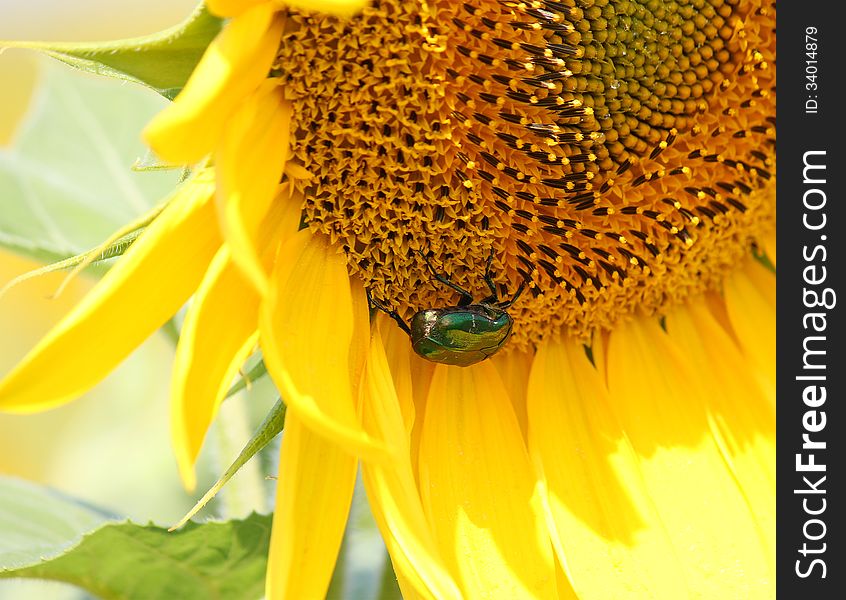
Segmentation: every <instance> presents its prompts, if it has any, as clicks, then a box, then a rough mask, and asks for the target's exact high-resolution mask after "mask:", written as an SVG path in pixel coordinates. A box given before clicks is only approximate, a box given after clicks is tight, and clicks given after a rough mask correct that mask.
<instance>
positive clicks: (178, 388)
mask: <svg viewBox="0 0 846 600" xmlns="http://www.w3.org/2000/svg"><path fill="white" fill-rule="evenodd" d="M258 308H259V299H258V296H257V295H256V293H255V292H254V291H253V289H252V288H251V287H250V286H249V285H247V283H246V281H244V277H243V275H242V274H241V272H240V271H239V270H238V268H237V267H236V266H235V265H234V263H233V262H232V260H231V258H230V256H229V250H228V249H227V248H226V247H225V246H224V247H223V248H221V249H220V250H218V253H217V255H216V256H215V257H214V259H213V260H212V262H211V265H210V266H209V270H208V272H207V273H206V276H205V279H203V282H202V283H201V284H200V287H199V289H198V290H197V293H196V294H195V296H194V300H193V302H192V303H191V307H190V309H189V310H188V313H187V315H186V316H185V323H184V324H183V326H182V331H181V333H180V336H179V345H178V346H177V348H176V358H175V360H174V365H173V380H172V387H171V430H172V432H173V445H174V449H175V451H176V462H177V465H178V466H179V473H180V475H181V477H182V481H183V483H184V484H185V487H186V488H187V489H188V490H193V489H194V487H195V486H196V483H197V481H196V476H195V474H194V462H195V461H196V460H197V455H198V454H199V453H200V447H201V446H202V444H203V439H204V438H205V435H206V431H207V430H208V428H209V425H211V422H212V420H213V419H214V417H215V415H216V414H217V410H218V408H219V407H220V403H221V402H222V401H223V398H224V397H225V396H226V392H227V391H228V389H229V386H230V384H231V383H232V380H233V379H234V377H235V375H236V374H237V373H238V369H240V368H241V366H242V365H243V364H244V361H246V360H247V358H248V357H249V355H250V353H251V352H252V351H253V348H254V347H255V345H256V343H257V341H258V332H257V329H258Z"/></svg>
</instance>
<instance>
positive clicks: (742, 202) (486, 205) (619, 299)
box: [274, 0, 775, 346]
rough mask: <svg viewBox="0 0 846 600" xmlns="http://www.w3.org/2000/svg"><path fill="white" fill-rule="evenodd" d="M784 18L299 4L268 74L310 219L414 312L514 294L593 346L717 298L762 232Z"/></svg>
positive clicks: (747, 12)
mask: <svg viewBox="0 0 846 600" xmlns="http://www.w3.org/2000/svg"><path fill="white" fill-rule="evenodd" d="M774 27H775V14H774V10H772V9H770V8H769V7H768V6H764V5H761V4H760V3H758V2H739V1H738V0H689V1H685V0H676V1H671V2H665V1H659V0H642V1H635V0H631V1H630V0H620V1H608V0H596V1H590V0H586V1H580V2H573V1H563V2H551V1H537V2H512V1H508V0H501V1H493V0H487V1H485V0H473V1H471V2H464V3H455V2H452V1H450V0H440V1H436V2H422V1H417V2H403V1H399V0H377V1H375V2H373V3H372V6H371V7H369V8H367V9H365V10H364V12H363V13H361V14H360V15H358V16H356V17H353V18H352V19H339V18H336V17H327V16H322V15H320V16H319V15H312V14H306V13H300V12H295V11H291V12H290V13H289V15H288V22H287V31H286V34H285V36H284V38H283V41H282V44H281V46H280V51H279V55H278V58H277V61H276V65H275V71H274V72H275V73H278V74H279V76H280V77H282V78H283V79H284V81H285V84H284V89H285V90H286V92H285V93H286V96H287V97H288V99H289V100H290V101H291V103H292V105H293V107H294V125H293V127H292V132H293V135H294V138H295V143H294V156H295V160H296V161H297V162H299V163H301V164H302V166H303V167H304V168H305V169H306V170H308V171H309V172H310V173H311V175H312V177H311V178H310V179H302V180H297V185H298V186H299V188H300V190H301V191H302V194H303V197H304V211H305V217H306V220H307V221H308V223H309V226H310V227H311V228H312V229H313V230H314V231H316V232H321V233H324V234H327V235H328V236H329V238H330V240H331V242H332V243H333V244H335V245H336V246H337V247H339V248H342V249H343V251H344V252H345V253H346V256H347V258H348V264H349V269H350V272H351V273H352V274H354V275H357V276H359V277H361V278H362V279H363V280H364V281H365V284H366V285H367V287H368V288H369V289H370V290H371V293H372V294H373V296H374V297H375V298H378V299H379V300H381V301H382V302H383V303H384V304H386V305H388V306H390V307H392V308H394V309H396V310H397V311H398V312H400V313H401V314H402V315H404V316H405V317H409V316H410V315H411V314H413V313H414V312H416V311H418V310H420V309H423V308H429V307H443V306H449V305H453V304H455V302H456V301H457V299H458V296H457V294H456V293H455V292H453V291H452V290H450V289H449V288H447V287H446V286H443V285H441V284H439V283H437V282H434V281H433V280H432V277H431V276H430V274H429V272H428V271H427V268H426V264H425V261H424V259H423V258H422V256H421V254H420V253H421V252H422V253H424V254H426V255H427V256H429V257H430V261H431V263H432V265H433V266H434V268H435V269H436V270H438V271H440V272H442V273H444V274H446V275H447V276H449V277H450V278H451V279H452V281H454V282H455V283H457V284H458V285H460V286H463V287H465V288H466V289H469V290H471V291H472V292H474V293H475V294H477V298H479V299H480V298H482V297H484V296H487V295H488V291H487V287H486V285H485V282H484V280H483V276H484V273H485V262H486V260H487V258H488V256H489V255H490V253H491V251H493V254H494V259H493V266H492V274H493V277H494V280H495V281H496V283H497V284H498V286H499V289H500V297H501V298H502V299H508V298H509V297H510V296H511V295H513V294H514V293H515V291H516V290H517V288H518V287H519V285H520V283H521V282H522V281H527V282H528V283H529V292H527V293H525V294H523V296H522V297H521V298H520V299H519V301H518V302H517V303H516V304H515V305H514V306H513V307H512V308H511V309H510V310H509V313H510V314H511V315H512V316H513V317H514V320H515V327H514V335H513V339H514V340H515V341H516V342H517V344H519V345H522V346H525V345H526V344H528V343H530V342H531V341H534V340H537V339H538V338H539V337H540V336H541V335H543V334H544V333H546V332H548V331H550V330H553V331H554V330H561V329H565V330H566V331H568V332H569V333H570V334H572V335H578V336H586V335H588V334H590V332H592V331H594V330H596V329H598V328H608V327H610V326H611V325H612V324H613V323H614V322H615V321H616V320H618V319H619V318H621V317H623V316H625V315H627V314H632V313H633V312H635V311H637V310H641V311H644V312H647V313H652V312H656V311H660V310H661V309H662V308H663V307H665V306H666V305H667V304H668V303H673V302H678V301H680V300H682V299H684V298H685V297H687V296H688V295H690V294H691V293H694V292H698V291H702V290H704V289H707V288H713V287H715V286H716V285H717V284H718V283H719V282H720V281H721V280H722V278H723V276H724V275H725V273H726V271H727V270H728V269H729V268H731V267H732V266H733V265H734V264H736V262H737V261H738V260H739V258H740V257H741V256H743V255H744V254H745V253H747V252H748V251H749V248H750V245H751V244H753V243H754V242H755V240H756V239H758V238H759V237H760V236H761V235H762V234H763V233H764V232H765V231H766V230H767V229H769V228H771V227H772V222H773V219H774V206H775V199H774V191H773V176H774V174H775V171H774V145H775V144H774V142H775V130H774V122H775V120H774V115H775V69H774V68H773V67H774V65H773V57H774V52H775V35H774Z"/></svg>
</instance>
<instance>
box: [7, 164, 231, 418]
mask: <svg viewBox="0 0 846 600" xmlns="http://www.w3.org/2000/svg"><path fill="white" fill-rule="evenodd" d="M213 190H214V183H213V182H212V181H208V180H201V177H200V176H198V177H197V178H195V179H193V180H191V181H190V182H188V183H186V184H185V185H183V186H182V187H181V188H180V189H179V190H178V191H177V192H176V193H175V195H174V197H173V198H172V199H171V201H170V203H169V205H168V206H167V208H166V209H165V210H164V211H163V212H162V213H161V214H160V215H159V216H158V217H157V218H156V219H155V221H153V223H152V224H151V225H149V227H148V228H147V229H146V230H145V231H144V233H143V234H142V235H141V236H140V237H139V238H138V239H137V240H136V241H135V243H133V244H132V246H131V247H130V248H129V250H127V252H126V254H125V255H124V256H123V257H122V258H120V260H118V261H117V263H115V266H114V267H112V269H111V270H109V272H108V273H106V275H105V276H104V277H103V279H101V280H100V281H99V282H98V284H97V285H96V286H95V287H94V288H93V289H92V290H91V292H89V294H88V295H87V296H86V297H85V298H83V300H82V301H81V302H80V303H79V304H78V305H77V306H76V307H75V308H74V309H73V310H72V311H71V312H70V313H69V314H68V315H67V316H66V317H65V318H64V319H62V321H60V322H59V324H58V325H56V326H55V327H54V328H53V329H52V330H51V331H50V332H49V333H48V334H47V335H46V336H45V337H44V339H43V340H41V342H40V343H39V344H38V345H37V346H36V347H35V348H34V349H33V350H32V351H31V352H30V353H29V354H28V355H27V356H26V357H25V358H24V359H23V360H22V361H21V363H20V364H18V365H17V367H15V369H14V370H13V371H12V372H11V373H9V375H8V376H7V377H6V378H5V379H4V380H3V381H2V383H0V409H2V410H8V411H13V412H32V411H37V410H43V409H46V408H51V407H53V406H56V405H59V404H62V403H63V402H66V401H69V400H72V399H73V398H75V397H76V396H78V395H80V394H82V393H83V392H85V391H86V390H88V389H89V388H91V387H93V386H94V385H95V384H96V383H97V382H99V381H100V380H101V379H102V378H103V377H105V376H106V375H107V374H108V373H109V372H110V371H111V370H112V369H113V368H114V367H116V366H117V364H118V363H120V362H121V361H122V360H123V359H124V358H126V356H127V355H128V354H129V353H130V352H132V350H133V349H135V348H136V347H137V346H138V345H139V344H141V342H143V341H144V340H145V339H146V338H147V337H148V336H149V335H150V334H151V333H153V332H154V331H155V330H156V329H158V328H159V327H161V326H162V325H163V324H164V323H165V322H166V321H167V320H168V319H169V318H170V317H172V316H173V314H174V313H175V312H176V311H177V310H179V308H180V307H181V306H182V305H183V304H184V303H185V301H186V300H187V299H188V297H189V296H190V295H191V294H192V293H193V292H194V290H195V289H196V288H197V285H198V284H199V283H200V280H201V279H202V276H203V273H204V272H205V270H206V267H207V266H208V263H209V261H210V260H211V259H212V257H213V256H214V253H215V252H216V251H217V248H218V247H219V246H220V235H219V233H218V228H217V222H216V217H215V213H214V204H213V202H211V197H212V193H213Z"/></svg>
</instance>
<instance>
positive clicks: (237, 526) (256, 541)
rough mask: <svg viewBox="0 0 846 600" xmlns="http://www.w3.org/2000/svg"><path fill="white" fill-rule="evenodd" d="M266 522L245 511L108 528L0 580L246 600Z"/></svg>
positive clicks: (257, 592) (262, 557)
mask: <svg viewBox="0 0 846 600" xmlns="http://www.w3.org/2000/svg"><path fill="white" fill-rule="evenodd" d="M270 521H271V517H270V516H269V515H258V514H255V513H253V514H252V515H250V516H249V517H247V518H246V519H244V520H241V521H238V520H233V521H226V522H219V523H214V522H209V523H203V524H197V523H190V524H189V525H188V526H186V527H185V528H184V529H182V530H181V531H179V532H176V533H170V532H168V531H167V530H166V529H163V528H161V527H156V526H154V525H136V524H134V523H129V522H123V523H108V524H106V525H103V526H101V527H100V528H98V529H96V530H94V531H92V532H91V533H88V534H86V535H85V536H84V537H83V538H82V541H81V542H80V543H79V544H78V545H77V546H74V547H73V548H71V549H70V550H68V551H67V552H66V553H65V554H62V555H61V556H57V557H55V558H52V559H49V560H44V561H43V562H41V563H39V564H36V565H32V566H29V567H24V568H20V569H12V570H8V571H0V578H12V577H15V578H18V577H22V578H28V579H47V580H53V581H62V582H65V583H72V584H74V585H77V586H79V587H81V588H83V589H85V590H87V591H88V592H91V593H93V594H96V595H98V596H101V597H104V598H114V599H119V600H123V599H125V600H146V599H149V600H156V599H158V598H180V599H182V600H194V599H196V600H204V599H206V598H227V599H232V600H239V599H243V600H254V599H255V598H258V597H260V596H261V594H262V590H263V588H264V572H265V568H266V565H267V551H268V546H269V542H270Z"/></svg>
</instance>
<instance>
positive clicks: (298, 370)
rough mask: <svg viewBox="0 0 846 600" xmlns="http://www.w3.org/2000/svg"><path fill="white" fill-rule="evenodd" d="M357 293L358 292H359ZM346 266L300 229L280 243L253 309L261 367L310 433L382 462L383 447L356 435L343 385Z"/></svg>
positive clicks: (347, 380)
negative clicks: (256, 307) (265, 290)
mask: <svg viewBox="0 0 846 600" xmlns="http://www.w3.org/2000/svg"><path fill="white" fill-rule="evenodd" d="M361 293H363V292H361ZM356 318H358V319H359V320H362V319H364V320H366V319H367V312H366V311H364V312H363V313H362V311H354V305H353V298H352V293H351V290H350V278H349V275H347V269H346V261H345V260H344V258H343V256H342V255H339V254H338V253H336V252H335V251H334V250H333V249H331V248H330V247H329V246H327V244H326V243H325V242H324V241H323V240H322V239H321V238H319V237H316V236H313V235H312V234H311V233H310V232H309V231H307V230H303V231H300V232H298V233H297V234H296V235H294V236H292V238H291V239H290V240H289V241H287V242H285V243H284V244H283V245H282V247H281V248H280V250H279V255H278V257H277V259H276V267H275V272H274V274H273V276H272V278H271V281H270V290H269V293H268V297H267V298H266V299H265V301H264V303H263V304H262V308H261V315H260V329H261V347H262V350H263V351H264V360H265V364H267V367H268V370H269V371H270V374H271V376H272V377H273V381H274V382H275V383H276V385H277V386H278V387H279V390H280V391H281V393H282V398H283V400H284V401H285V403H286V404H287V405H288V408H289V409H290V410H291V411H294V412H296V413H297V415H298V417H299V418H300V419H301V420H302V421H303V422H304V423H305V424H306V425H307V426H308V427H310V428H312V429H314V430H315V431H317V432H319V433H321V434H322V435H325V436H327V437H329V438H330V439H332V440H334V441H335V442H336V443H339V444H342V445H343V446H344V447H346V448H347V449H348V450H349V451H351V452H354V453H356V454H358V455H360V456H362V457H368V458H372V459H385V458H386V456H387V455H386V452H387V451H386V448H385V446H384V445H383V444H381V443H379V442H378V441H376V440H373V439H372V438H371V437H370V436H368V435H367V434H366V433H365V431H364V429H363V428H362V425H361V422H360V420H359V417H358V415H357V408H356V406H357V398H356V397H355V396H354V386H355V389H357V388H358V383H359V382H358V381H355V382H353V381H351V356H350V355H351V350H354V348H353V347H352V344H353V331H354V329H355V330H356V331H367V330H368V325H367V324H366V321H365V323H360V324H358V325H356V324H355V323H354V319H356Z"/></svg>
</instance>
